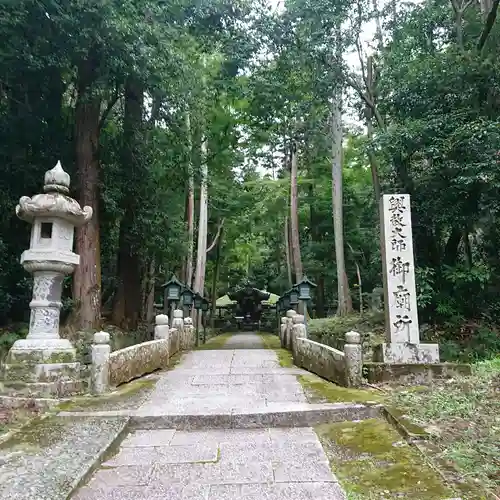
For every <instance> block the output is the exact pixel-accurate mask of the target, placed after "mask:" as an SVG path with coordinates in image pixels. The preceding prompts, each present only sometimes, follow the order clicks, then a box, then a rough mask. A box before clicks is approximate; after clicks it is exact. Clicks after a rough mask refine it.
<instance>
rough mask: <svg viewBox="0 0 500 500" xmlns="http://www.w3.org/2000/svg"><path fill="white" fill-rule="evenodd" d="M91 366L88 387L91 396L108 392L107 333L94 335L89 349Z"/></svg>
mask: <svg viewBox="0 0 500 500" xmlns="http://www.w3.org/2000/svg"><path fill="white" fill-rule="evenodd" d="M91 354H92V366H91V370H90V386H91V390H92V393H93V394H104V393H105V392H106V391H108V390H109V363H108V361H109V355H110V354H111V346H110V345H109V333H107V332H97V333H94V343H93V344H92V347H91Z"/></svg>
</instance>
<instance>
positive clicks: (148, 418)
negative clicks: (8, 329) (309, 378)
mask: <svg viewBox="0 0 500 500" xmlns="http://www.w3.org/2000/svg"><path fill="white" fill-rule="evenodd" d="M247 346H248V347H249V348H245V347H247ZM259 346H260V347H261V348H260V349H259V348H258V347H259ZM303 373H305V372H304V371H303V370H300V369H298V368H283V367H281V366H280V363H279V361H278V358H277V355H276V353H275V351H273V350H269V349H264V346H263V345H262V338H261V337H260V336H259V335H256V334H252V333H247V334H235V335H234V336H232V337H230V338H229V339H228V340H227V342H226V343H225V345H224V348H223V349H214V350H198V351H191V352H189V353H187V354H185V355H184V356H183V357H182V359H181V361H180V363H179V364H178V365H177V366H176V367H175V369H173V370H171V371H166V372H164V373H162V374H161V376H160V377H159V380H158V381H157V383H156V385H155V387H154V389H153V390H152V391H151V392H150V393H149V394H148V396H147V397H146V398H145V399H144V401H143V402H142V403H141V404H140V405H139V406H138V407H137V408H136V409H130V408H129V409H127V410H111V411H107V412H98V413H97V414H96V412H87V413H79V415H80V416H83V415H87V416H89V417H91V416H99V417H100V418H113V417H125V416H126V417H128V418H129V419H130V420H129V426H130V429H131V431H130V433H129V434H128V435H127V436H126V437H125V439H124V440H123V441H122V442H121V443H120V444H119V447H118V448H117V453H116V454H115V455H113V456H111V457H109V458H108V459H107V460H105V461H104V462H103V464H102V468H100V469H99V470H97V471H96V473H95V474H94V476H93V477H92V479H91V480H90V481H89V483H88V484H86V485H85V486H83V487H82V488H81V489H80V490H79V491H78V492H77V493H76V494H75V495H74V496H73V498H74V499H78V500H84V499H89V500H90V499H97V498H99V499H101V500H108V499H109V500H111V499H122V498H123V499H125V498H127V499H129V498H130V499H132V498H134V499H144V500H146V499H158V500H159V499H172V500H173V499H179V500H180V499H193V500H194V499H197V500H198V499H199V500H202V499H214V500H219V499H234V500H236V499H245V500H250V499H254V500H262V499H276V500H281V499H288V498H294V499H297V500H299V499H304V500H305V499H315V500H337V499H338V500H340V499H345V498H346V496H345V494H344V492H343V489H342V487H341V486H340V485H339V483H338V481H337V479H336V477H335V475H334V474H333V473H332V471H331V467H330V463H329V460H328V458H327V456H326V454H325V452H324V451H323V448H322V446H321V444H320V441H319V439H318V437H317V435H316V433H315V432H314V430H313V427H312V426H314V425H316V424H319V423H324V422H332V421H339V420H345V419H363V418H367V417H369V416H373V414H374V412H375V411H376V410H374V408H372V407H369V406H363V405H356V404H331V403H330V404H328V403H327V404H312V403H309V402H308V399H307V397H306V395H305V393H304V390H303V388H302V386H301V385H300V383H299V382H298V381H297V375H300V374H303ZM70 415H71V412H66V413H64V414H63V416H67V417H69V416H70Z"/></svg>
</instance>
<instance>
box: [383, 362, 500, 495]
mask: <svg viewBox="0 0 500 500" xmlns="http://www.w3.org/2000/svg"><path fill="white" fill-rule="evenodd" d="M391 400H392V404H393V405H395V406H396V407H397V408H399V409H400V410H401V411H402V412H403V413H404V414H405V417H406V418H408V419H410V420H411V421H413V422H414V423H415V424H417V425H420V426H422V427H423V428H424V429H426V430H427V431H428V432H429V433H430V434H431V442H432V443H433V444H434V445H435V448H436V453H435V454H434V458H435V459H436V460H437V461H438V462H439V463H440V464H441V465H442V466H443V467H444V468H446V467H447V466H449V467H450V468H456V469H457V471H458V476H461V477H462V478H465V479H467V480H468V481H469V483H472V484H474V483H475V484H480V485H483V486H484V487H486V488H489V489H491V490H493V491H494V492H495V493H496V494H497V495H499V494H500V358H496V359H494V360H490V361H483V362H480V363H477V364H476V365H475V367H474V371H473V375H472V376H471V377H458V378H456V379H451V380H445V381H435V383H434V384H433V385H432V387H429V388H427V390H426V391H410V390H400V391H395V392H394V393H393V394H392V396H391ZM464 488H466V489H467V487H466V486H464ZM476 498H477V497H476Z"/></svg>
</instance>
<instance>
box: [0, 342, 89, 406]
mask: <svg viewBox="0 0 500 500" xmlns="http://www.w3.org/2000/svg"><path fill="white" fill-rule="evenodd" d="M0 388H1V389H2V392H4V393H9V394H16V395H29V396H34V397H47V398H50V397H54V396H56V397H62V396H68V395H71V394H75V393H78V392H81V391H82V389H83V384H82V380H81V378H80V363H78V362H77V361H76V351H75V349H74V348H73V346H72V344H71V342H70V341H69V340H67V339H51V340H49V339H46V340H45V339H44V340H43V342H40V341H36V340H34V339H23V340H18V341H16V342H15V343H14V345H13V346H12V348H11V350H10V351H9V354H8V355H7V358H6V360H5V363H4V365H3V367H2V381H1V382H0Z"/></svg>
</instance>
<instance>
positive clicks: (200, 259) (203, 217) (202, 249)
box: [193, 138, 208, 295]
mask: <svg viewBox="0 0 500 500" xmlns="http://www.w3.org/2000/svg"><path fill="white" fill-rule="evenodd" d="M207 178H208V167H207V139H206V138H203V141H202V143H201V181H200V215H199V218H198V246H197V250H196V271H195V275H194V285H193V290H194V291H195V292H197V293H199V294H200V295H204V289H205V268H206V263H207V232H208V192H207Z"/></svg>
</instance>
